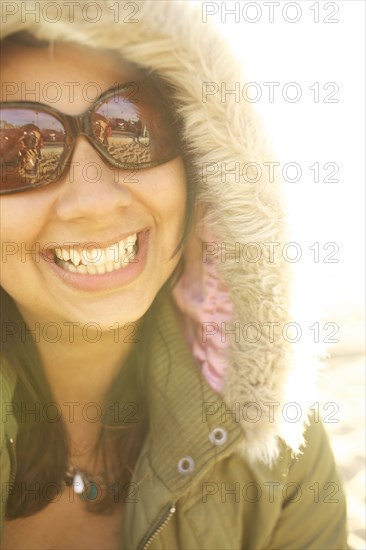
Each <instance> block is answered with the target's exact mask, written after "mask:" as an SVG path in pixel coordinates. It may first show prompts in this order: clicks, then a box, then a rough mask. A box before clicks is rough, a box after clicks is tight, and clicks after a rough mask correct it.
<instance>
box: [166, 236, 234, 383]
mask: <svg viewBox="0 0 366 550" xmlns="http://www.w3.org/2000/svg"><path fill="white" fill-rule="evenodd" d="M204 233H205V239H204V240H203V239H201V238H197V237H196V238H194V237H193V239H192V238H191V240H190V242H189V243H188V244H187V246H186V248H185V253H184V256H185V262H186V263H185V270H184V273H183V275H182V277H181V279H180V280H179V282H178V284H177V285H176V287H175V288H174V289H173V299H174V301H175V304H176V306H177V307H178V309H179V311H180V313H181V314H182V316H181V319H180V321H181V323H182V326H183V333H184V337H185V339H186V342H187V343H188V345H189V347H190V348H191V350H192V354H193V356H194V358H195V359H196V361H197V362H198V364H199V365H200V367H201V371H202V374H203V376H204V377H205V379H206V380H207V382H208V384H209V385H210V386H211V388H212V389H213V390H215V391H217V392H219V391H220V390H221V389H222V386H223V379H224V373H225V369H226V367H227V353H226V350H227V346H228V340H229V338H226V337H225V324H223V325H221V323H229V322H230V321H231V319H232V316H233V306H232V302H231V299H230V296H229V291H228V287H227V285H226V284H225V283H224V281H223V280H222V278H220V276H219V274H218V271H217V268H216V265H215V264H216V263H217V262H218V261H219V259H220V254H217V253H216V254H215V255H214V256H213V255H207V258H206V257H205V256H204V255H203V246H204V243H210V247H207V250H208V251H212V250H216V251H218V250H219V247H218V243H217V242H216V240H215V239H213V238H212V237H211V236H210V238H207V236H208V233H209V232H208V231H207V230H205V232H204ZM205 250H206V249H205ZM222 329H224V330H222ZM225 339H226V342H225Z"/></svg>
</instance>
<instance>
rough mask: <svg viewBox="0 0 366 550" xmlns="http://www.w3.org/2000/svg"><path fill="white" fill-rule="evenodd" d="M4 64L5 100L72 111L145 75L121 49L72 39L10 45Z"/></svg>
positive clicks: (6, 49)
mask: <svg viewBox="0 0 366 550" xmlns="http://www.w3.org/2000/svg"><path fill="white" fill-rule="evenodd" d="M1 69H2V70H1V96H0V100H1V101H36V102H39V103H45V104H47V105H51V106H52V107H55V108H57V109H59V110H61V111H63V112H65V113H67V114H71V115H72V114H78V113H80V112H81V111H83V110H85V109H87V108H88V107H89V106H90V105H91V103H93V101H94V100H95V99H96V98H97V97H99V95H101V94H102V93H103V92H105V91H106V90H108V89H109V88H112V87H114V86H116V85H117V84H125V83H127V82H131V81H134V82H136V81H138V80H140V79H141V72H140V71H138V70H137V69H136V68H135V67H133V66H132V65H130V64H128V63H127V62H126V61H124V60H123V59H122V58H120V57H119V56H118V55H117V54H116V53H114V52H113V53H112V52H109V51H102V50H96V49H95V50H94V49H93V48H90V47H85V46H80V45H77V44H72V43H56V44H52V45H50V46H48V47H42V48H35V47H29V46H23V45H19V44H8V45H6V46H5V47H3V48H2V53H1Z"/></svg>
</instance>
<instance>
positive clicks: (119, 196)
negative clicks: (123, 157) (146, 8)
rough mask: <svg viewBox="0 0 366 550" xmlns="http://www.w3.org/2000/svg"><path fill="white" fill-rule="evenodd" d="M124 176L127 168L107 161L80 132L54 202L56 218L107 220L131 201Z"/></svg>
mask: <svg viewBox="0 0 366 550" xmlns="http://www.w3.org/2000/svg"><path fill="white" fill-rule="evenodd" d="M127 177H128V173H127V172H126V171H122V170H119V169H117V168H114V167H113V166H110V165H108V164H107V163H106V162H105V161H104V160H102V159H101V157H100V156H99V155H98V153H97V152H96V151H95V150H94V148H93V147H92V145H91V144H90V143H89V141H88V140H87V139H86V138H85V137H84V136H80V137H79V138H78V139H77V140H76V144H75V149H74V151H73V155H72V158H71V160H69V162H68V165H67V168H66V172H65V174H64V175H63V177H62V183H63V185H62V186H61V187H60V194H59V197H58V200H57V203H56V205H55V208H56V214H57V216H58V218H59V219H61V220H63V221H72V220H77V219H84V220H91V221H93V222H94V223H96V222H97V223H99V224H100V225H104V223H106V222H108V223H110V222H111V220H113V219H116V218H117V217H118V216H119V215H121V214H122V212H123V210H124V209H125V208H126V207H128V206H130V205H131V203H132V200H133V195H132V193H131V189H130V188H129V187H128V185H126V184H125V183H123V182H124V181H125V180H127Z"/></svg>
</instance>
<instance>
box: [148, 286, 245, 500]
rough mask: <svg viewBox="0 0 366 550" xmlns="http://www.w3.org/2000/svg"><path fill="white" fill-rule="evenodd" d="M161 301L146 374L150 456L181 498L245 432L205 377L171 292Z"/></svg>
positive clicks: (152, 464)
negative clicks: (183, 333) (187, 488)
mask: <svg viewBox="0 0 366 550" xmlns="http://www.w3.org/2000/svg"><path fill="white" fill-rule="evenodd" d="M158 301H159V310H158V315H157V321H156V325H155V327H154V334H153V337H152V339H151V345H150V361H149V363H150V366H149V370H148V373H147V387H148V398H149V422H150V431H149V437H148V446H149V456H150V461H151V466H152V468H153V470H154V472H155V474H156V475H157V476H158V477H159V478H160V479H161V480H162V481H163V483H164V484H165V485H166V487H167V488H168V489H169V491H171V493H172V494H175V495H176V496H178V495H179V494H181V492H182V491H184V490H185V488H186V487H188V486H189V485H190V484H191V483H192V482H193V480H194V479H196V478H197V477H199V476H201V475H202V473H203V472H204V471H205V470H206V469H207V468H208V467H209V466H210V465H211V464H212V461H214V460H219V459H220V458H222V457H224V456H226V455H227V454H229V453H230V452H232V450H233V448H234V447H235V446H236V445H237V444H238V443H239V442H240V441H242V440H243V437H244V433H243V431H242V429H241V425H240V424H239V422H238V419H237V415H236V414H235V412H236V411H233V412H230V411H229V409H228V408H227V407H226V404H225V403H224V401H223V399H222V397H221V396H220V395H219V394H218V393H215V392H214V391H213V390H212V389H211V387H210V386H209V385H208V383H207V382H206V380H205V379H204V378H203V377H202V375H201V373H200V371H199V369H198V366H197V364H196V362H195V361H194V359H193V358H192V355H191V352H190V350H189V348H188V347H187V344H186V343H185V341H184V339H183V336H182V334H181V332H180V328H179V326H178V317H177V316H178V313H177V310H176V309H175V306H174V305H173V302H172V299H171V297H170V294H168V293H166V292H163V293H161V294H160V295H159V297H158Z"/></svg>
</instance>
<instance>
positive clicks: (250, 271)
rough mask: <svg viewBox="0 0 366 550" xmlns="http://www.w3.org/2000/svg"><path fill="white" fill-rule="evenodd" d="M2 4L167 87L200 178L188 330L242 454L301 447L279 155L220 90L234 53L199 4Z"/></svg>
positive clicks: (299, 367)
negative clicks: (236, 419) (233, 418)
mask: <svg viewBox="0 0 366 550" xmlns="http://www.w3.org/2000/svg"><path fill="white" fill-rule="evenodd" d="M10 4H11V6H8V8H7V10H8V12H7V13H6V14H4V15H3V23H2V33H3V35H7V34H11V33H14V32H16V31H20V30H28V31H30V32H31V33H32V34H34V35H35V36H37V37H38V38H40V39H47V40H50V41H73V42H79V43H80V44H84V45H88V46H89V47H90V48H102V49H103V48H107V49H114V50H116V51H117V52H120V54H121V56H123V58H124V59H126V60H127V61H129V62H131V63H133V64H137V65H138V66H140V67H143V68H147V69H149V70H151V71H153V72H154V73H156V74H157V75H158V76H159V77H161V78H162V79H163V80H164V81H166V82H168V83H169V84H170V85H171V87H172V89H173V92H172V93H173V94H174V100H175V102H176V104H177V109H178V111H179V115H180V117H181V118H182V120H183V139H184V142H185V143H186V146H187V149H188V150H189V152H190V153H191V154H192V158H193V161H192V162H193V167H194V171H195V173H196V176H195V180H196V181H195V182H194V184H195V185H197V187H198V189H197V204H198V208H197V216H196V220H195V222H194V224H193V228H192V231H191V234H190V237H189V240H188V242H187V243H186V245H185V248H184V256H185V270H184V273H183V276H182V277H181V279H180V281H179V283H178V284H177V286H176V287H175V288H174V291H173V298H174V300H175V303H176V306H177V308H178V309H179V310H180V311H181V313H182V316H181V319H182V323H181V327H182V330H183V332H184V336H185V339H186V341H187V343H188V345H189V346H190V349H191V350H192V354H193V356H194V357H195V359H196V362H197V366H198V368H200V369H201V370H202V374H203V376H204V377H205V378H206V380H207V382H208V383H209V384H210V386H211V387H212V388H213V389H214V390H215V391H216V392H219V393H220V394H221V396H222V400H223V403H225V406H227V410H228V411H229V410H230V409H235V410H237V407H239V408H240V411H241V415H240V424H241V427H242V430H243V436H244V438H243V444H241V445H240V446H239V452H241V453H243V454H245V456H246V457H247V458H248V459H249V460H250V461H256V460H261V461H264V462H265V463H267V464H271V462H273V461H274V460H275V459H276V458H277V457H278V454H279V448H280V439H282V440H284V441H285V442H286V444H287V445H289V446H290V448H291V449H292V450H293V451H294V452H299V450H300V447H301V444H302V441H303V439H302V436H303V431H304V427H305V424H306V422H307V411H308V408H309V405H311V404H312V398H313V394H312V389H311V388H312V386H313V382H314V373H315V368H314V367H315V366H316V362H315V361H313V360H312V359H311V356H310V355H309V354H308V353H305V351H306V350H305V349H304V348H305V347H304V345H302V344H303V343H304V341H303V340H304V339H301V337H300V338H299V330H300V331H301V333H302V334H303V333H304V327H302V326H301V322H300V320H299V318H296V319H294V318H293V314H292V313H291V310H292V306H291V303H292V299H291V288H292V281H291V273H290V264H289V262H288V261H286V255H284V254H283V247H284V245H285V244H286V243H287V242H288V239H287V238H286V229H285V223H284V213H283V207H282V191H281V184H280V182H277V181H273V179H272V178H271V177H270V173H269V170H268V169H266V166H268V163H269V162H272V161H274V160H275V159H274V158H273V156H272V154H271V152H270V150H269V148H268V147H267V145H266V143H265V140H264V137H263V133H262V132H261V130H260V124H259V121H258V119H257V117H256V115H255V113H254V111H253V105H252V104H251V103H249V102H248V101H245V100H244V98H243V97H242V96H240V97H239V98H238V97H237V96H235V94H230V93H228V92H230V90H233V89H235V87H236V86H237V83H239V84H240V86H242V85H244V84H245V79H244V76H243V74H242V67H241V64H239V62H238V61H237V60H236V59H235V55H234V52H233V51H232V50H231V48H230V47H229V46H228V44H227V43H226V41H225V40H224V38H222V37H220V35H219V30H218V28H216V27H215V26H213V25H211V24H210V23H209V22H204V21H203V18H202V11H201V10H202V6H201V3H198V2H187V1H183V2H179V1H176V0H175V1H174V2H171V1H169V2H165V1H159V2H156V1H155V2H154V1H149V0H147V1H143V2H136V1H135V2H124V1H119V2H116V1H115V0H113V1H106V0H103V2H93V3H90V2H87V1H83V0H80V1H79V2H77V3H76V2H75V3H73V2H69V3H66V6H64V4H65V3H62V2H61V3H59V10H54V11H52V10H51V9H49V10H48V11H47V12H46V13H43V12H42V2H37V3H34V2H24V1H22V2H20V1H18V2H11V3H9V5H10ZM34 4H38V10H39V13H38V14H37V13H35V14H34V13H33V15H32V14H31V13H30V12H31V8H32V9H33V11H34ZM72 4H74V7H72ZM76 4H77V6H76ZM90 4H94V5H97V6H99V10H96V9H94V11H93V10H92V9H91V7H89V8H87V5H90ZM52 5H53V6H54V5H55V3H52ZM27 10H28V11H29V13H28V12H27ZM248 55H255V54H253V53H250V52H248ZM225 92H226V94H225ZM264 163H267V164H264ZM310 332H311V331H310Z"/></svg>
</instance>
